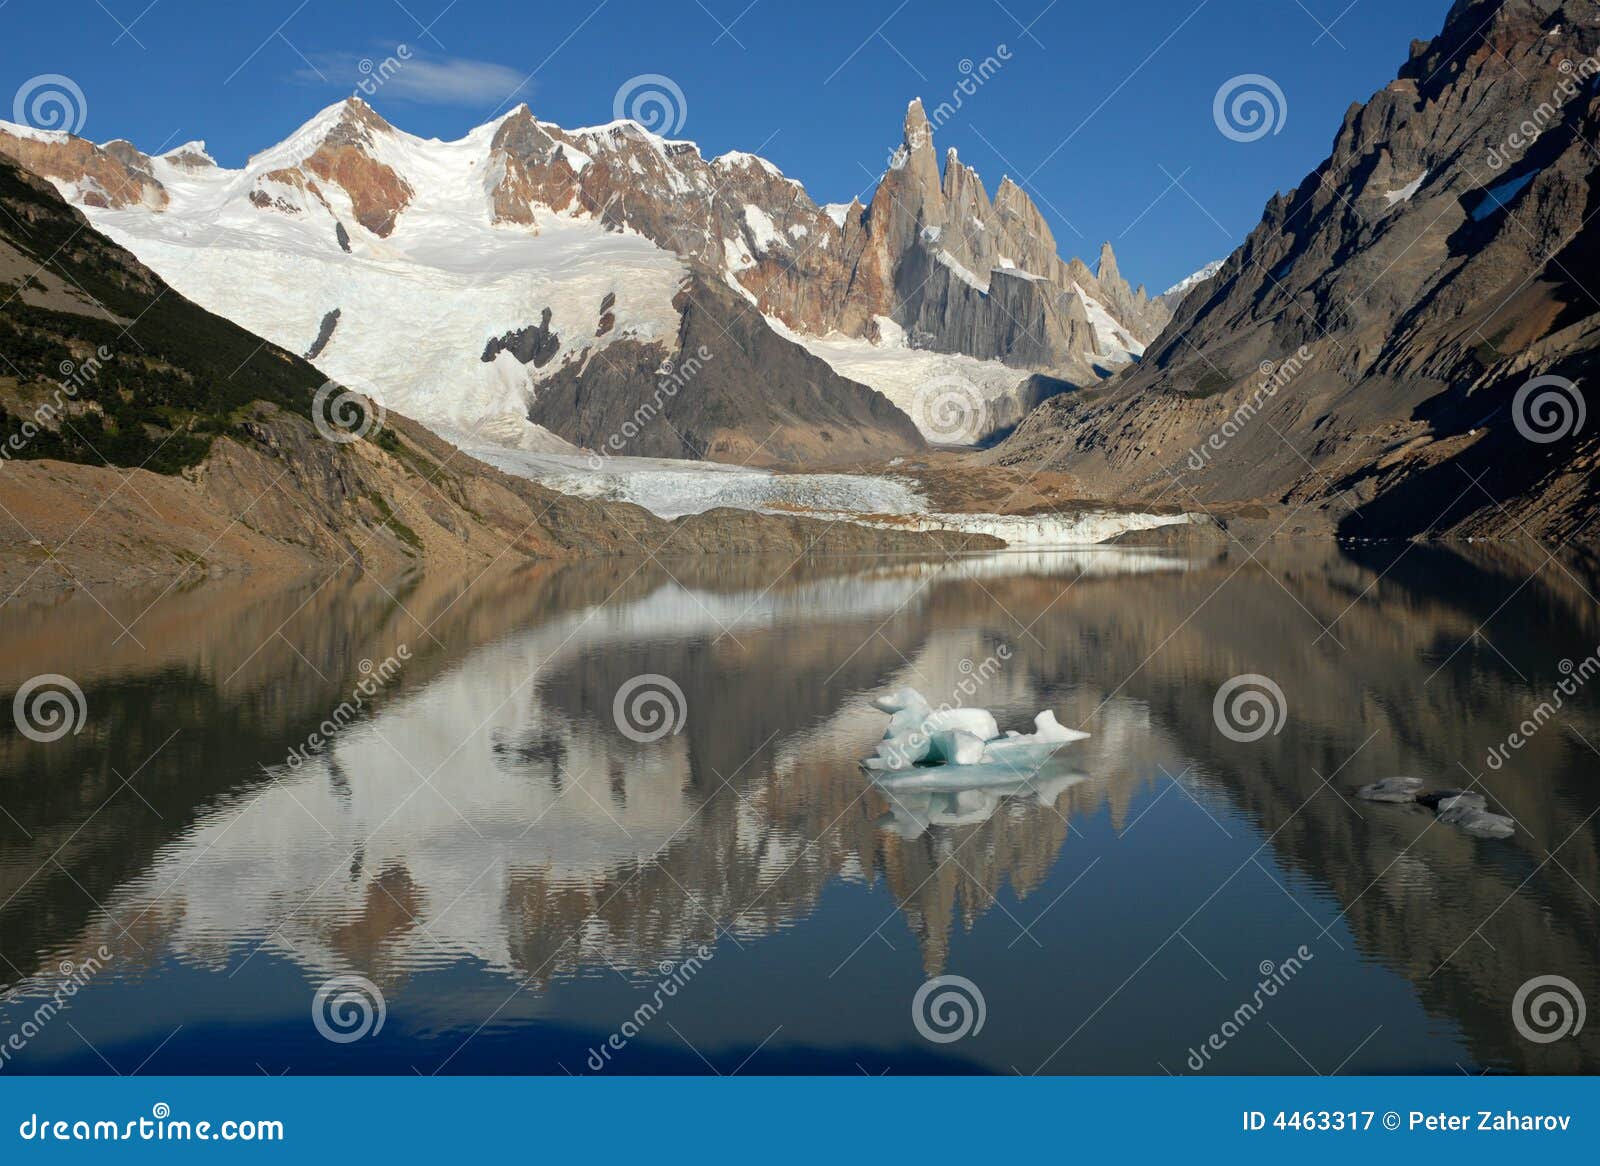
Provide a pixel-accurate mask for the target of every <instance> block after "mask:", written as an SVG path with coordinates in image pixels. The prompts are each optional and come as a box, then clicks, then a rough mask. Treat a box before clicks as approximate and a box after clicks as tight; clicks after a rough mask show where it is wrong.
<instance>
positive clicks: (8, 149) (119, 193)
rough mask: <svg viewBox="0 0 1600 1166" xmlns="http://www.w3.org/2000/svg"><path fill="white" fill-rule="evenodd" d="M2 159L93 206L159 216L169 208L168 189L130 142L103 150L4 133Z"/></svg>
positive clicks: (78, 141) (77, 141)
mask: <svg viewBox="0 0 1600 1166" xmlns="http://www.w3.org/2000/svg"><path fill="white" fill-rule="evenodd" d="M0 153H3V154H7V155H9V156H10V157H12V158H14V159H15V160H16V161H18V162H20V163H21V164H22V165H23V166H25V167H27V168H28V169H29V170H31V171H33V172H34V173H35V174H38V175H40V176H41V177H44V178H54V179H56V180H57V181H60V182H70V183H73V184H74V185H76V186H77V187H78V190H79V191H80V197H81V199H82V201H83V202H84V203H85V204H86V205H88V206H95V207H110V208H113V209H118V208H121V207H126V206H135V205H139V206H147V207H150V208H151V209H153V210H160V209H162V208H163V207H165V206H166V205H167V191H166V188H165V187H163V186H162V185H161V183H160V182H158V181H157V180H156V178H155V176H154V175H153V174H151V173H150V158H149V156H148V155H145V154H141V153H140V152H139V151H138V150H135V149H134V148H133V147H132V146H130V145H129V144H128V143H127V142H122V141H117V142H108V143H107V144H106V145H105V146H103V147H102V146H96V145H95V144H94V143H93V142H87V141H84V140H83V139H82V138H74V137H69V136H67V135H65V134H62V135H59V136H55V135H52V137H51V138H50V139H49V140H43V139H37V138H32V137H22V136H19V135H16V134H10V133H7V132H6V131H5V130H3V129H0Z"/></svg>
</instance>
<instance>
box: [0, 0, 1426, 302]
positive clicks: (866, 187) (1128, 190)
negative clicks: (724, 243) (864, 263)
mask: <svg viewBox="0 0 1600 1166" xmlns="http://www.w3.org/2000/svg"><path fill="white" fill-rule="evenodd" d="M1448 7H1449V3H1448V0H1122V2H1120V3H1118V2H1114V0H1097V2H1094V3H1086V2H1084V0H1056V2H1055V3H1050V0H853V2H842V0H808V2H806V3H797V2H796V0H670V2H669V0H653V2H650V0H646V2H639V0H605V2H603V3H602V2H600V0H565V2H563V3H560V4H548V3H528V2H521V3H517V2H510V0H455V2H454V3H451V2H450V0H361V2H340V0H305V2H304V3H302V2H301V0H287V2H285V0H267V2H264V3H253V4H241V3H234V2H231V0H230V2H227V3H212V2H203V0H154V2H151V0H0V107H3V108H0V117H5V118H8V119H9V118H11V116H12V113H11V109H10V106H11V104H12V103H10V102H7V101H6V100H5V97H6V95H7V94H12V93H15V92H17V91H18V90H19V89H21V88H22V87H24V86H25V85H26V83H27V82H28V81H29V80H30V78H33V77H35V76H37V75H39V74H44V73H58V74H63V75H65V76H67V77H70V78H72V80H73V81H74V82H75V83H76V84H77V85H78V87H79V88H80V89H81V90H82V92H83V95H84V103H85V107H86V109H87V119H86V121H85V122H84V125H83V129H82V133H83V134H84V136H86V137H90V138H93V139H94V140H96V141H104V140H107V139H110V138H113V137H125V138H128V139H129V140H131V141H133V142H134V143H136V144H137V145H139V146H140V147H141V148H144V149H147V150H155V149H157V148H161V147H163V145H165V146H167V147H170V146H171V145H176V144H177V143H179V142H181V141H184V140H187V139H190V138H204V139H205V140H206V141H207V143H208V144H209V145H210V147H211V150H212V153H213V154H214V155H215V156H216V157H217V158H218V159H219V160H220V161H222V162H223V163H224V164H227V165H238V164H240V163H241V162H243V160H244V159H245V158H246V157H247V156H248V155H249V154H250V153H252V152H253V151H255V150H258V149H261V148H263V147H265V146H267V145H270V144H272V143H274V142H276V141H278V140H279V139H281V138H282V137H284V136H285V135H286V134H287V133H289V131H291V130H292V129H294V128H295V127H296V126H297V125H299V124H300V123H301V122H303V121H304V120H306V118H308V117H309V116H310V115H311V114H312V113H314V112H315V111H316V110H317V109H320V108H321V107H322V106H324V105H326V104H329V103H330V102H333V101H336V100H338V99H339V98H341V97H343V96H346V95H348V94H349V93H350V92H351V91H352V90H353V89H354V87H355V85H356V83H357V82H358V81H359V80H361V79H362V77H363V74H362V73H361V72H359V69H360V68H361V65H360V62H361V61H362V60H363V59H365V60H367V61H372V62H381V61H383V60H384V59H385V58H388V57H392V56H394V55H395V54H396V53H397V51H398V46H400V45H402V44H403V45H405V46H407V48H406V51H407V52H408V53H409V54H410V61H409V62H407V63H406V65H405V67H404V68H403V69H402V70H401V71H400V72H398V73H396V74H395V76H394V78H393V79H392V80H391V81H389V82H388V84H387V85H385V86H384V87H382V88H380V89H379V90H378V91H377V92H376V93H375V94H374V95H373V96H372V97H371V98H370V100H371V103H372V104H373V105H374V106H375V107H376V108H377V109H378V110H379V111H380V112H382V113H383V114H384V115H385V116H386V117H388V118H389V119H390V120H391V121H393V122H394V123H395V124H396V125H399V126H401V127H402V128H404V129H407V130H409V131H411V132H412V133H417V134H422V135H424V136H438V137H457V136H459V135H460V134H462V133H463V132H465V131H466V130H467V129H469V128H471V127H472V126H474V125H477V124H480V123H482V122H484V121H487V120H488V119H489V118H490V117H491V116H493V115H494V114H496V113H497V112H500V111H502V110H503V109H504V108H506V106H507V105H508V103H514V102H515V101H517V100H526V101H527V102H528V103H529V104H530V105H531V106H532V107H533V109H534V111H535V113H536V114H537V115H538V116H540V117H541V118H544V119H546V120H549V121H554V122H556V123H558V124H561V125H566V126H576V125H592V124H595V123H598V122H604V121H609V120H610V119H611V117H612V110H613V102H614V100H615V97H616V95H617V93H618V90H619V89H620V88H621V87H622V86H624V85H625V83H627V82H628V81H629V79H630V78H634V77H636V76H638V75H641V74H661V75H664V76H665V77H668V78H670V79H671V80H672V82H673V83H674V84H675V85H676V86H677V88H678V89H679V90H680V91H681V92H682V94H683V101H682V105H681V112H682V113H683V114H684V118H683V126H682V129H681V130H680V131H679V132H678V134H677V135H676V136H680V137H686V138H692V139H694V140H695V141H697V142H699V143H700V145H701V148H702V150H704V151H705V153H706V154H707V155H708V156H709V155H711V154H715V153H720V152H722V151H725V150H730V149H744V150H750V151H753V152H759V153H762V154H764V155H765V156H767V157H769V158H770V159H772V160H773V161H774V162H775V163H777V164H778V165H779V166H780V167H782V169H783V170H784V172H785V173H787V174H789V175H790V176H792V177H795V178H798V179H800V180H801V181H802V182H804V183H805V184H806V187H807V190H808V191H809V192H810V194H811V195H812V196H813V197H814V198H816V199H817V200H818V201H819V202H831V201H845V200H847V199H848V198H850V197H851V196H852V195H855V194H861V195H862V196H863V197H865V196H866V194H867V193H868V192H870V189H871V186H872V184H873V182H874V181H875V179H876V176H877V174H878V173H879V172H880V171H881V170H882V169H883V166H884V163H885V160H886V157H887V155H888V152H889V150H890V149H891V148H892V147H893V145H894V144H895V142H896V141H897V140H898V138H899V133H900V124H901V120H902V118H903V116H904V111H905V106H906V103H907V101H908V100H909V99H910V98H911V97H913V96H918V95H920V96H922V97H923V98H924V101H925V103H926V104H927V105H928V107H929V109H930V111H931V110H932V109H933V108H934V107H935V106H936V105H937V104H938V103H939V102H941V101H950V100H951V97H952V94H953V93H954V91H955V90H956V87H957V86H958V84H960V83H961V82H962V80H963V78H964V77H968V76H969V75H968V74H967V73H964V72H963V62H968V63H970V64H971V66H972V68H973V74H974V75H976V74H980V73H984V72H988V73H989V74H990V75H989V76H988V77H987V79H986V80H984V82H983V83H982V84H981V85H976V84H975V82H973V81H971V80H970V79H969V80H968V85H969V86H971V87H974V88H975V91H974V92H973V93H971V95H970V96H968V95H963V96H962V98H961V108H960V109H959V110H957V111H956V112H955V113H954V114H953V116H950V117H949V118H947V119H941V123H942V124H940V125H939V126H938V127H937V132H936V141H937V144H938V146H939V148H940V150H941V152H942V151H943V149H944V148H945V147H946V146H952V145H953V146H955V147H957V149H958V150H959V152H960V155H961V157H962V159H963V160H964V161H966V162H967V163H969V164H970V165H972V166H974V167H976V168H977V169H978V170H979V171H980V173H981V174H982V176H983V179H984V183H985V185H986V186H987V187H988V188H989V190H990V192H991V193H992V192H993V189H994V186H995V184H996V183H998V182H999V180H1000V177H1001V175H1002V174H1006V173H1009V174H1011V176H1012V177H1013V178H1014V179H1017V180H1019V181H1021V183H1022V185H1023V186H1024V187H1025V188H1026V189H1027V190H1028V191H1029V193H1030V194H1032V195H1033V197H1034V199H1035V201H1036V202H1037V203H1038V204H1039V206H1040V208H1041V209H1042V210H1043V211H1044V213H1045V215H1046V217H1047V219H1048V220H1049V221H1050V224H1051V227H1052V229H1053V230H1054V231H1055V233H1056V239H1057V242H1058V243H1059V244H1060V246H1061V249H1062V251H1063V252H1064V253H1066V254H1069V255H1070V254H1079V255H1082V256H1083V257H1084V258H1086V259H1088V260H1090V261H1091V262H1092V261H1093V258H1094V256H1095V255H1096V253H1097V252H1098V249H1099V245H1100V242H1101V240H1103V239H1109V240H1111V241H1112V244H1113V246H1114V247H1115V248H1116V250H1117V254H1118V256H1119V259H1120V262H1121V266H1122V270H1123V273H1124V274H1125V275H1126V276H1127V277H1128V278H1129V279H1130V280H1132V281H1134V282H1139V281H1145V282H1147V283H1148V284H1149V285H1150V287H1151V289H1152V291H1159V290H1161V289H1163V288H1165V287H1166V286H1167V285H1168V284H1170V283H1172V282H1173V281H1175V280H1177V279H1178V278H1180V277H1182V276H1183V275H1186V274H1187V273H1188V272H1190V271H1191V270H1193V269H1194V268H1196V267H1198V266H1200V265H1201V264H1202V263H1204V262H1206V261H1208V260H1210V259H1213V258H1216V257H1219V256H1222V255H1225V254H1226V253H1227V252H1228V251H1230V250H1231V249H1232V248H1233V247H1234V246H1235V245H1236V244H1237V243H1238V241H1239V240H1240V239H1241V238H1242V237H1243V236H1244V234H1245V233H1246V232H1247V231H1248V230H1249V229H1250V228H1251V227H1252V226H1253V225H1254V224H1255V222H1256V220H1257V219H1258V218H1259V216H1260V213H1261V209H1262V206H1263V204H1264V203H1265V202H1266V200H1267V199H1268V198H1269V197H1270V196H1271V195H1272V193H1273V192H1274V191H1276V190H1279V189H1287V188H1289V187H1292V186H1294V185H1295V184H1296V183H1297V182H1298V181H1299V180H1300V178H1301V177H1302V176H1303V175H1304V174H1305V173H1306V172H1307V171H1308V170H1309V169H1311V167H1313V166H1314V165H1316V164H1317V162H1319V161H1320V160H1321V159H1322V158H1323V157H1325V156H1326V154H1327V152H1328V146H1329V144H1330V142H1331V141H1332V138H1333V134H1334V132H1335V130H1336V129H1337V128H1338V125H1339V122H1340V119H1341V118H1342V116H1343V114H1344V111H1345V109H1346V107H1347V106H1348V105H1349V104H1350V103H1351V102H1352V101H1364V100H1365V99H1366V98H1367V97H1368V96H1369V95H1370V94H1371V93H1372V92H1373V91H1374V90H1375V89H1377V88H1379V87H1381V86H1382V85H1383V84H1385V83H1386V82H1387V81H1388V80H1390V79H1391V78H1392V77H1393V76H1394V73H1395V70H1396V69H1397V67H1398V66H1399V65H1400V63H1401V62H1402V61H1403V60H1404V59H1405V56H1406V53H1407V49H1408V46H1409V43H1410V41H1411V40H1412V38H1426V37H1431V36H1432V35H1434V34H1435V33H1436V32H1437V31H1438V29H1439V27H1440V25H1441V24H1442V23H1443V19H1444V14H1445V12H1446V10H1447V9H1448ZM1001 46H1004V52H1002V51H1001ZM991 58H992V61H991V67H990V68H988V69H986V68H985V67H984V64H983V63H984V62H985V61H986V60H989V59H991ZM996 65H997V66H998V67H994V66H996ZM1241 74H1259V75H1262V76H1264V77H1267V78H1270V79H1271V80H1272V82H1274V83H1275V84H1276V86H1277V87H1278V89H1279V90H1280V91H1281V93H1282V95H1283V97H1282V103H1281V105H1278V104H1277V103H1276V102H1274V111H1275V112H1274V115H1273V117H1274V123H1275V124H1276V125H1277V132H1275V133H1270V134H1267V135H1266V136H1264V137H1260V138H1258V139H1257V140H1254V141H1236V140H1233V139H1231V138H1229V137H1227V136H1225V135H1224V134H1223V133H1221V132H1219V130H1218V128H1217V125H1216V124H1215V122H1214V120H1213V100H1214V98H1215V96H1216V94H1217V92H1218V90H1219V88H1220V87H1221V86H1223V85H1224V84H1225V83H1226V82H1228V81H1229V80H1230V78H1233V77H1236V76H1239V75H1241ZM951 104H952V105H954V102H953V101H952V102H951ZM1277 110H1284V111H1286V112H1285V113H1283V114H1282V115H1281V116H1279V115H1278V114H1277V113H1276V111H1277Z"/></svg>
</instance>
